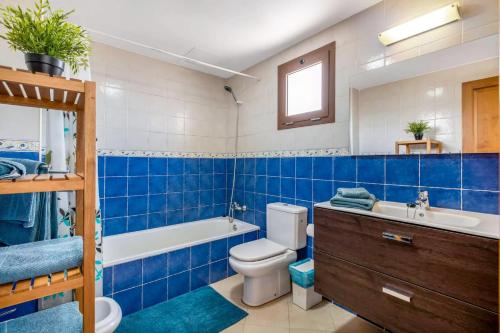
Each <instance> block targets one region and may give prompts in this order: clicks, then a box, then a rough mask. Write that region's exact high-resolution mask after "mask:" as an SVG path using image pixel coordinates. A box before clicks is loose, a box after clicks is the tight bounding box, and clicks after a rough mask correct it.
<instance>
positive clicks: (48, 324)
mask: <svg viewBox="0 0 500 333" xmlns="http://www.w3.org/2000/svg"><path fill="white" fill-rule="evenodd" d="M82 323H83V320H82V314H81V313H80V311H79V310H78V302H69V303H64V304H61V305H58V306H55V307H52V308H50V309H46V310H42V311H38V312H34V313H30V314H28V315H25V316H22V317H18V318H15V319H11V320H7V321H4V322H2V323H0V332H3V333H7V332H8V333H19V332H23V333H53V332H65V333H81V332H82Z"/></svg>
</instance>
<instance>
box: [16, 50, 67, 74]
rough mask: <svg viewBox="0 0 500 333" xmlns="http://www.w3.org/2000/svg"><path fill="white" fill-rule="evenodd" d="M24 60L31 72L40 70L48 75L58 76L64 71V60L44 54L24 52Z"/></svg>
mask: <svg viewBox="0 0 500 333" xmlns="http://www.w3.org/2000/svg"><path fill="white" fill-rule="evenodd" d="M24 61H25V62H26V67H28V70H29V71H30V72H32V73H35V72H41V73H45V74H49V75H50V76H54V75H55V76H60V75H61V74H62V73H63V72H64V62H63V61H61V60H59V59H57V58H54V57H51V56H48V55H46V54H37V53H25V54H24Z"/></svg>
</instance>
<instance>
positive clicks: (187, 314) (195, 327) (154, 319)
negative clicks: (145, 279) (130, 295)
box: [117, 286, 248, 333]
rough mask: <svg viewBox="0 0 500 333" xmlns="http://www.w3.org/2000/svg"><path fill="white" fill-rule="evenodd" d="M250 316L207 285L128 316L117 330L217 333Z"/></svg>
mask: <svg viewBox="0 0 500 333" xmlns="http://www.w3.org/2000/svg"><path fill="white" fill-rule="evenodd" d="M247 315H248V313H246V312H245V311H243V310H242V309H240V308H239V307H237V306H235V305H233V304H232V303H231V302H229V301H227V300H226V299H225V298H224V297H222V296H221V295H219V294H218V293H217V292H216V291H215V290H213V289H212V288H211V287H208V286H207V287H203V288H200V289H197V290H194V291H192V292H190V293H187V294H184V295H181V296H178V297H176V298H174V299H172V300H170V301H167V302H163V303H159V304H156V305H153V306H151V307H149V308H146V309H144V310H141V311H138V312H135V313H132V314H130V315H128V316H126V317H124V318H123V319H122V322H121V324H120V326H119V327H118V330H117V332H118V333H120V332H133V333H137V332H147V333H156V332H162V333H163V332H176V333H183V332H193V333H195V332H196V333H197V332H207V333H210V332H214V333H215V332H220V331H222V330H223V329H225V328H228V327H229V326H231V325H233V324H236V323H237V322H238V321H240V320H241V319H243V318H245V317H246V316H247Z"/></svg>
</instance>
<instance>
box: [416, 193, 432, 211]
mask: <svg viewBox="0 0 500 333" xmlns="http://www.w3.org/2000/svg"><path fill="white" fill-rule="evenodd" d="M415 204H416V205H417V206H418V207H419V208H423V209H425V210H429V209H431V206H430V205H429V192H427V191H420V192H418V198H417V200H416V201H415Z"/></svg>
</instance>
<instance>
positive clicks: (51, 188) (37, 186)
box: [0, 173, 84, 194]
mask: <svg viewBox="0 0 500 333" xmlns="http://www.w3.org/2000/svg"><path fill="white" fill-rule="evenodd" d="M83 187H84V179H83V177H82V176H80V175H77V174H74V173H67V174H42V175H25V176H22V177H20V178H17V179H3V180H0V194H16V193H31V192H57V191H78V190H82V189H83Z"/></svg>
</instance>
